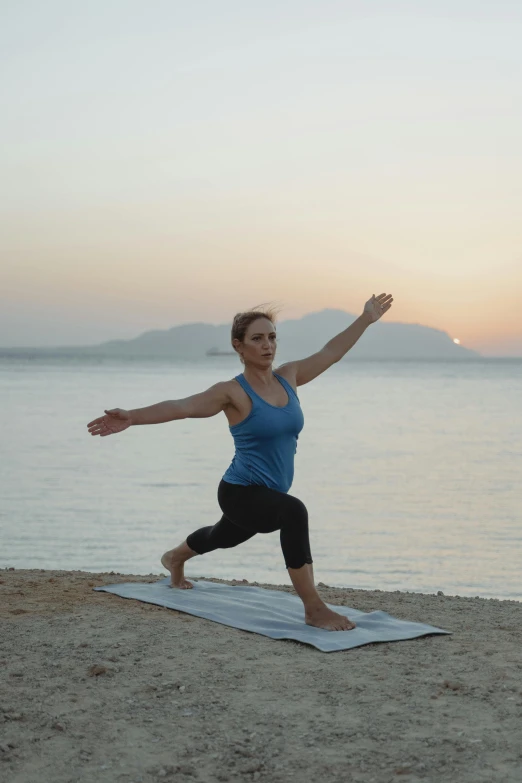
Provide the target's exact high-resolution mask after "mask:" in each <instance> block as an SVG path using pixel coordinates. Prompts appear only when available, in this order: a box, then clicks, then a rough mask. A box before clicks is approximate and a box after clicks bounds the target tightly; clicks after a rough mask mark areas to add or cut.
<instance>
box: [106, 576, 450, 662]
mask: <svg viewBox="0 0 522 783" xmlns="http://www.w3.org/2000/svg"><path fill="white" fill-rule="evenodd" d="M189 581H190V582H191V583H192V584H193V585H194V587H193V588H192V590H179V589H177V588H171V587H169V582H170V577H167V578H166V579H162V580H161V581H159V582H153V583H152V584H149V583H147V582H124V583H123V584H117V585H106V586H105V587H95V588H93V589H94V590H97V591H100V592H106V593H114V595H119V596H121V597H122V598H135V599H136V600H138V601H144V602H145V603H148V604H157V605H158V606H164V607H167V608H169V609H177V610H178V611H180V612H187V613H188V614H193V615H196V617H204V618H205V619H207V620H213V621H214V622H215V623H221V624H222V625H229V626H231V627H232V628H240V629H241V630H243V631H251V632H252V633H259V634H261V635H262V636H269V637H270V638H271V639H295V640H296V641H298V642H303V643H304V644H311V645H312V646H313V647H317V649H318V650H321V651H322V652H335V651H336V650H349V649H351V648H352V647H361V646H362V645H364V644H372V643H373V642H396V641H400V640H404V639H416V638H417V637H419V636H426V635H427V634H449V633H451V631H444V630H442V628H435V627H434V626H433V625H425V624H424V623H412V622H409V621H407V620H398V619H397V618H396V617H392V615H390V614H387V613H386V612H380V611H375V612H361V611H359V610H358V609H351V608H350V607H349V606H334V605H333V604H327V606H329V607H330V609H333V610H334V612H338V613H339V614H343V615H345V617H348V619H349V620H352V621H353V622H354V623H356V625H357V627H356V628H354V629H353V630H351V631H325V630H323V629H322V628H313V627H312V626H310V625H306V623H305V621H304V609H303V604H302V602H301V600H300V599H299V598H298V597H297V596H295V595H290V594H289V593H283V592H281V591H279V590H267V589H266V588H264V587H253V586H250V585H226V584H220V583H218V582H207V581H205V580H199V581H194V580H192V579H189Z"/></svg>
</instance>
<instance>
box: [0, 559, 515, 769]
mask: <svg viewBox="0 0 522 783" xmlns="http://www.w3.org/2000/svg"><path fill="white" fill-rule="evenodd" d="M163 576H164V575H163V574H156V575H153V574H151V575H149V576H147V577H146V576H134V575H131V574H114V573H110V574H107V573H105V574H99V573H96V574H92V573H86V572H81V571H73V572H70V571H35V570H31V571H29V570H20V571H14V570H7V569H6V570H1V571H0V621H1V644H0V682H1V690H0V779H1V780H3V781H6V783H33V781H34V783H73V781H82V783H83V782H84V781H85V783H109V782H110V783H112V782H113V781H118V783H119V782H120V781H121V782H122V783H131V782H134V783H138V782H139V783H149V781H150V782H151V783H152V781H177V782H178V783H179V782H180V781H189V782H190V783H193V782H194V783H196V782H197V781H199V782H200V783H214V781H256V780H262V781H269V782H270V783H283V781H285V782H286V781H289V780H290V781H292V780H293V781H303V782H305V783H307V782H308V781H318V782H319V781H320V782H321V783H330V781H332V782H333V781H339V783H341V781H342V783H346V781H354V782H356V781H364V783H381V782H382V783H384V782H385V781H386V782H388V781H408V783H414V781H437V783H444V781H448V783H449V782H451V783H478V782H479V781H488V782H489V781H491V782H492V783H493V781H494V783H503V781H506V782H507V781H509V783H520V782H521V781H522V652H521V650H522V604H521V603H518V602H515V601H498V600H494V599H490V600H487V599H479V598H459V597H448V596H443V595H421V594H417V593H407V592H398V591H397V592H392V593H389V592H383V591H378V590H376V591H366V590H348V589H346V590H341V589H337V588H328V587H326V586H323V585H321V586H320V588H319V589H320V593H321V595H322V596H323V598H324V599H325V600H326V601H328V602H329V603H333V604H345V605H348V606H352V607H355V608H357V609H361V610H363V611H371V610H373V609H382V610H384V611H386V612H389V613H390V614H393V615H395V616H396V617H400V618H403V619H406V620H413V621H419V622H426V623H430V624H432V625H435V626H439V627H441V628H445V629H447V630H451V631H453V632H454V634H453V636H431V637H423V638H421V639H415V640H412V641H403V642H394V643H386V644H374V645H368V646H365V647H359V648H356V649H354V650H348V651H344V652H335V653H328V654H325V653H322V652H320V651H318V650H316V649H314V648H312V647H310V646H308V645H303V644H300V643H297V642H293V641H276V640H272V639H268V638H266V637H263V636H259V635H257V634H251V633H248V632H245V631H240V630H237V629H234V628H228V627H226V626H223V625H219V624H217V623H213V622H210V621H208V620H204V619H201V618H198V617H192V616H191V615H187V614H183V613H181V612H177V611H173V610H171V609H164V608H160V607H156V606H152V605H150V604H141V603H139V602H137V601H131V600H125V599H123V598H119V597H118V596H115V595H109V594H107V593H96V592H94V591H93V590H92V588H93V587H94V586H99V585H103V584H113V583H115V582H124V581H125V582H126V581H145V582H147V581H156V580H157V579H159V578H162V577H163ZM188 576H189V578H190V572H189V574H188ZM205 578H206V579H210V578H211V577H205ZM214 581H217V582H219V581H223V580H218V579H216V580H214ZM228 584H233V582H228ZM251 584H257V583H254V582H252V583H251ZM262 586H263V587H271V588H272V589H275V590H288V591H290V592H292V588H290V587H287V586H275V585H262Z"/></svg>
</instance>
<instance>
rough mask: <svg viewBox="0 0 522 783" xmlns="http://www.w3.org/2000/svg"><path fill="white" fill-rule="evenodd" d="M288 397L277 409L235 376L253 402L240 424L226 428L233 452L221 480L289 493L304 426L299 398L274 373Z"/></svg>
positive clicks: (244, 381) (239, 376) (244, 380)
mask: <svg viewBox="0 0 522 783" xmlns="http://www.w3.org/2000/svg"><path fill="white" fill-rule="evenodd" d="M274 376H275V377H276V378H277V380H278V381H279V382H280V383H281V384H282V385H283V387H284V388H285V389H286V392H287V394H288V403H287V404H286V405H285V406H284V407H282V408H279V407H277V406H276V405H271V404H270V403H269V402H266V401H265V400H263V398H262V397H260V396H259V394H256V392H255V391H254V390H253V388H252V387H251V386H250V384H249V383H248V382H247V380H246V379H245V377H244V375H243V374H241V375H236V378H235V380H236V381H238V382H239V383H240V384H241V386H242V387H243V389H244V390H245V391H246V393H247V394H248V396H249V397H250V399H251V401H252V410H251V411H250V413H249V414H248V416H247V417H246V419H243V421H240V422H239V424H233V425H232V426H231V427H229V429H230V432H231V433H232V437H233V438H234V446H235V447H236V453H235V455H234V458H233V460H232V463H231V465H230V467H229V468H228V470H227V471H226V473H225V475H224V476H223V480H224V481H227V482H228V483H229V484H242V485H243V486H249V485H250V484H257V485H261V486H264V487H270V488H271V489H278V490H279V491H280V492H288V490H289V489H290V487H291V486H292V481H293V479H294V455H295V452H296V450H297V439H298V437H299V433H300V432H301V430H302V429H303V426H304V416H303V411H302V410H301V405H300V403H299V397H298V396H297V394H296V393H295V391H294V390H293V389H292V387H291V386H290V384H289V383H288V381H286V380H285V379H284V378H282V377H281V376H280V375H277V374H276V373H274Z"/></svg>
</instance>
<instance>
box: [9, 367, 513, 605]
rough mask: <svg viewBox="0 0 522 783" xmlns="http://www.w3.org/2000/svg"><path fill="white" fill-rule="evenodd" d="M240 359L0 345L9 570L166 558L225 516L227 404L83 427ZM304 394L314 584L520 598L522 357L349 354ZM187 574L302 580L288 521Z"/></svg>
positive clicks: (207, 377)
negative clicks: (192, 413) (159, 357)
mask: <svg viewBox="0 0 522 783" xmlns="http://www.w3.org/2000/svg"><path fill="white" fill-rule="evenodd" d="M240 371H241V370H240V365H239V364H238V362H237V359H236V358H235V357H214V358H208V359H205V360H203V361H198V362H174V361H173V362H166V361H150V362H146V361H130V360H120V361H114V360H110V359H101V360H82V359H76V360H75V359H67V358H63V359H59V358H54V359H53V358H34V359H32V360H29V359H27V358H9V357H5V356H4V357H3V358H0V421H1V433H2V437H1V442H0V497H1V501H0V567H1V568H5V567H11V566H13V567H15V568H45V569H81V570H87V571H111V570H113V571H117V572H123V573H138V574H148V573H151V572H152V573H156V574H157V573H160V572H162V570H163V569H162V567H161V565H160V563H159V557H160V555H161V554H162V553H163V551H164V550H165V549H167V548H171V547H172V546H174V545H176V544H177V543H179V542H180V541H182V540H183V539H184V538H185V537H186V536H187V534H188V533H190V532H191V531H192V530H194V529H197V528H199V527H201V526H203V525H210V524H214V523H215V522H216V521H217V520H218V519H219V518H220V516H221V512H220V510H219V507H218V504H217V497H216V491H217V486H218V483H219V480H220V478H221V476H222V475H223V473H224V472H225V470H226V468H227V466H228V464H229V462H230V460H231V458H232V456H233V442H232V438H231V436H230V434H229V432H228V425H227V421H226V418H225V416H224V414H220V415H218V416H216V417H213V418H208V419H194V420H184V421H180V422H169V423H167V424H161V425H153V426H148V427H136V428H131V429H130V430H127V431H126V432H124V433H121V434H119V435H114V436H109V437H107V438H103V439H102V438H99V437H97V438H94V437H92V436H90V435H89V433H88V431H87V427H86V425H87V423H88V422H89V421H91V420H92V419H94V418H96V417H97V416H99V415H102V413H103V409H104V408H112V407H122V408H135V407H142V406H145V405H150V404H152V403H155V402H159V401H161V400H165V399H179V398H182V397H186V396H188V395H190V394H194V393H196V392H199V391H202V390H203V389H205V388H207V387H208V386H210V385H212V384H213V383H215V382H217V381H218V380H224V379H227V378H231V377H233V376H234V375H236V374H238V373H239V372H240ZM298 393H299V397H300V399H301V404H302V407H303V411H304V415H305V427H304V430H303V432H302V433H301V436H300V438H299V443H298V450H297V454H296V461H295V479H294V484H293V486H292V488H291V490H290V493H291V494H293V495H296V496H297V497H299V498H301V500H303V502H304V503H305V504H306V506H307V508H308V511H309V518H310V538H311V545H312V555H313V557H314V569H315V573H316V579H317V581H322V582H324V583H326V584H328V585H336V586H343V587H356V588H364V589H376V588H378V589H381V590H409V591H414V592H429V593H433V592H436V591H438V590H442V591H443V592H444V593H446V594H448V595H463V596H476V595H478V596H482V597H492V598H508V599H515V600H518V601H520V600H522V576H521V575H522V489H521V484H520V480H521V475H522V362H519V361H491V360H484V361H472V362H463V363H455V362H414V361H410V362H408V361H404V362H364V361H350V360H349V359H348V360H346V361H344V362H342V363H340V364H337V365H335V366H334V367H332V368H331V369H330V370H328V371H327V372H326V373H324V374H323V375H322V376H321V377H319V378H318V379H316V380H315V381H313V382H312V383H310V384H308V385H306V386H302V387H299V389H298ZM187 574H188V576H191V575H192V576H215V577H221V578H227V579H231V578H237V579H243V578H246V579H248V580H250V581H263V582H271V583H276V584H289V583H290V582H289V579H288V575H287V572H286V570H285V567H284V561H283V557H282V553H281V550H280V545H279V534H278V533H277V532H276V533H273V534H270V535H258V536H254V538H253V539H251V540H250V541H248V542H246V543H245V544H242V545H241V546H240V547H238V548H236V549H230V550H221V551H216V552H212V553H210V554H208V555H205V556H202V557H196V558H194V559H193V560H191V561H190V562H189V563H188V566H187Z"/></svg>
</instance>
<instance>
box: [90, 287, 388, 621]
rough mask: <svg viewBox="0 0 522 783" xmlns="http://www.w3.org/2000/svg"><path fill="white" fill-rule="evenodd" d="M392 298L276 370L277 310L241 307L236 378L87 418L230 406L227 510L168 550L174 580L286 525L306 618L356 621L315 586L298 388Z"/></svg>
mask: <svg viewBox="0 0 522 783" xmlns="http://www.w3.org/2000/svg"><path fill="white" fill-rule="evenodd" d="M392 302H393V298H392V296H391V294H379V296H377V297H376V296H375V295H373V296H372V298H371V299H369V300H368V302H366V304H365V306H364V310H363V313H362V315H361V316H359V318H357V320H356V321H354V323H353V324H352V325H351V326H349V327H348V328H347V329H345V330H344V332H341V333H340V334H338V335H337V336H336V337H334V338H333V339H332V340H330V341H329V342H328V343H327V344H326V345H325V346H324V348H322V349H321V350H320V351H318V352H317V353H315V354H313V355H312V356H308V357H307V358H306V359H301V360H299V361H294V362H288V363H287V364H283V365H281V367H279V368H278V371H277V372H275V371H273V370H272V364H273V361H274V357H275V353H276V332H275V328H274V322H275V317H274V312H273V311H271V310H259V309H257V310H252V311H249V312H246V313H238V315H236V316H235V318H234V322H233V325H232V335H231V342H232V345H233V347H234V349H235V350H236V351H237V353H238V354H239V356H240V358H241V361H242V363H243V364H244V366H245V369H244V371H243V373H242V374H241V375H237V376H236V377H235V378H234V379H232V380H229V381H224V382H221V383H216V384H215V385H214V386H211V387H210V388H209V389H207V390H206V391H204V392H202V393H201V394H194V395H193V396H191V397H187V398H186V399H183V400H167V401H166V402H159V403H157V404H156V405H150V406H148V407H147V408H137V409H136V410H131V411H127V410H122V409H121V408H114V409H113V410H106V411H105V416H101V417H100V418H98V419H94V421H91V422H90V423H89V424H88V425H87V426H88V428H89V432H90V433H91V435H100V436H101V437H105V436H107V435H112V434H114V433H116V432H123V430H125V429H127V427H130V426H131V425H132V426H135V425H138V424H160V423H162V422H166V421H173V420H177V419H187V418H193V419H194V418H202V417H208V416H216V414H218V413H220V412H221V411H223V413H224V414H225V416H226V417H227V419H228V424H229V428H230V432H231V434H232V436H233V438H234V444H235V448H236V453H235V455H234V458H233V460H232V463H231V465H230V467H229V468H228V470H227V471H226V472H225V474H224V476H223V478H222V480H221V482H220V484H219V487H218V502H219V505H220V507H221V510H222V512H223V516H222V517H221V519H220V520H219V522H217V523H216V524H215V525H211V526H209V527H202V528H200V529H199V530H195V531H194V532H193V533H191V534H190V535H189V536H188V538H187V539H186V540H185V541H183V543H182V544H180V545H179V546H177V547H175V548H174V549H171V550H169V551H168V552H165V554H164V555H163V557H162V558H161V564H162V565H163V567H164V568H166V569H167V570H168V571H169V572H170V575H171V587H178V588H181V589H188V588H191V587H192V584H191V583H190V582H188V581H187V580H186V579H185V575H184V570H183V569H184V564H185V562H186V561H187V560H189V558H191V557H195V556H196V555H202V554H204V553H205V552H211V551H212V550H214V549H224V548H229V547H234V546H237V545H238V544H241V543H242V542H243V541H247V540H248V539H249V538H252V536H254V535H255V534H256V533H272V532H273V531H275V530H280V540H281V548H282V550H283V555H284V559H285V564H286V567H287V569H288V574H289V576H290V579H291V581H292V584H293V586H294V588H295V590H296V592H297V594H298V596H299V597H300V598H301V600H302V602H303V604H304V610H305V622H306V623H307V624H308V625H313V626H316V627H318V628H325V629H327V630H330V631H346V630H351V629H352V628H355V624H354V623H352V622H350V620H348V618H346V617H344V616H343V615H340V614H338V613H337V612H334V611H332V610H331V609H329V608H328V607H327V606H326V604H325V603H324V601H323V600H322V599H321V598H320V596H319V594H318V592H317V590H316V588H315V584H314V575H313V566H312V556H311V553H310V541H309V536H308V513H307V510H306V507H305V505H304V503H302V502H301V501H300V500H298V498H296V497H293V496H292V495H289V494H288V490H289V489H290V486H291V484H292V480H293V475H294V454H295V451H296V446H297V438H298V436H299V433H300V431H301V430H302V428H303V423H304V419H303V414H302V411H301V407H300V404H299V399H298V397H297V393H296V389H297V387H298V386H302V385H303V384H304V383H309V382H310V381H312V380H313V379H314V378H317V376H318V375H320V374H321V373H323V372H324V371H325V370H327V369H328V367H331V365H332V364H334V363H335V362H338V361H339V360H340V359H341V358H342V357H343V356H344V355H345V353H346V352H347V351H349V350H350V348H351V347H352V346H353V345H355V343H356V342H357V340H358V339H359V337H361V335H362V334H363V332H364V331H365V330H366V329H367V327H368V326H369V325H370V324H371V323H373V322H374V321H377V320H378V319H379V318H380V317H381V316H382V315H383V314H384V313H385V312H386V311H387V310H389V309H390V307H391V305H392Z"/></svg>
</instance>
